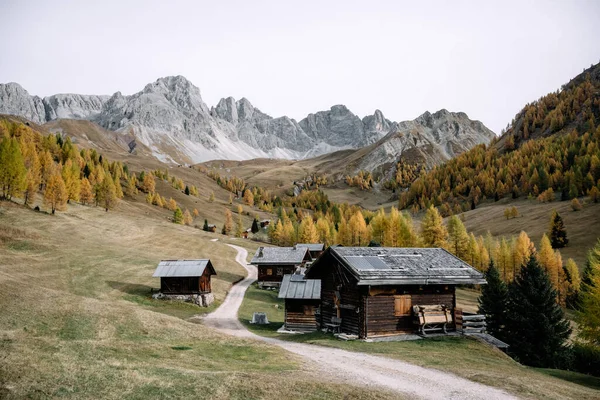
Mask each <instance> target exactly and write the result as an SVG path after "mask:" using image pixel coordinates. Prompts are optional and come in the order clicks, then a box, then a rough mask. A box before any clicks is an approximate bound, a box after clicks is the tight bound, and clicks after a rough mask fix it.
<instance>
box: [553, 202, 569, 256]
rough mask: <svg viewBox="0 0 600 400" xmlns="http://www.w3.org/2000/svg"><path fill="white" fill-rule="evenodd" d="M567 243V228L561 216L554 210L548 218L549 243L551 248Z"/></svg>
mask: <svg viewBox="0 0 600 400" xmlns="http://www.w3.org/2000/svg"><path fill="white" fill-rule="evenodd" d="M568 243H569V239H567V230H566V229H565V225H564V223H563V220H562V218H561V216H560V215H559V214H558V212H556V211H554V212H553V213H552V217H551V218H550V244H551V245H552V248H553V249H560V248H563V247H565V246H566V245H567V244H568Z"/></svg>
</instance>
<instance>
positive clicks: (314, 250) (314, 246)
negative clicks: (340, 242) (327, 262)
mask: <svg viewBox="0 0 600 400" xmlns="http://www.w3.org/2000/svg"><path fill="white" fill-rule="evenodd" d="M296 247H306V248H307V249H308V252H309V253H310V256H311V257H312V259H313V260H316V259H317V258H319V256H320V255H321V254H323V251H324V250H325V245H324V244H323V243H298V244H297V245H296Z"/></svg>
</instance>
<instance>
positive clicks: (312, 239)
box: [298, 215, 319, 243]
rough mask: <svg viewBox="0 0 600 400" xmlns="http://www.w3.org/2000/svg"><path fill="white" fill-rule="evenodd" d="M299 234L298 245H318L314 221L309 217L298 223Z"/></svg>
mask: <svg viewBox="0 0 600 400" xmlns="http://www.w3.org/2000/svg"><path fill="white" fill-rule="evenodd" d="M299 231H300V234H299V238H298V241H299V242H300V243H318V242H319V233H318V232H317V228H316V227H315V224H314V221H313V219H312V217H311V216H310V215H307V216H306V217H304V218H303V219H302V222H300V228H299Z"/></svg>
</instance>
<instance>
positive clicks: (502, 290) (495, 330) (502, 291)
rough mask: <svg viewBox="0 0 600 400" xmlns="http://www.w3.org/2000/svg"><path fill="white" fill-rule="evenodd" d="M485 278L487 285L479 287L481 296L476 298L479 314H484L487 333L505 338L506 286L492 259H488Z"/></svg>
mask: <svg viewBox="0 0 600 400" xmlns="http://www.w3.org/2000/svg"><path fill="white" fill-rule="evenodd" d="M485 279H486V281H487V285H483V286H482V287H481V296H479V299H477V302H478V303H479V314H483V315H485V322H486V324H487V326H486V328H487V331H488V333H489V334H491V335H492V336H495V337H497V338H498V339H500V340H505V339H504V333H505V332H504V328H505V324H506V305H507V303H508V287H507V286H506V283H504V281H503V280H502V279H501V278H500V272H499V271H498V269H497V268H496V266H495V265H494V261H490V265H489V268H488V270H487V271H486V272H485Z"/></svg>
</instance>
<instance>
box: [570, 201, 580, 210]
mask: <svg viewBox="0 0 600 400" xmlns="http://www.w3.org/2000/svg"><path fill="white" fill-rule="evenodd" d="M571 208H572V209H573V211H580V210H581V208H582V207H581V203H580V202H579V200H577V199H576V198H575V199H573V200H571Z"/></svg>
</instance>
